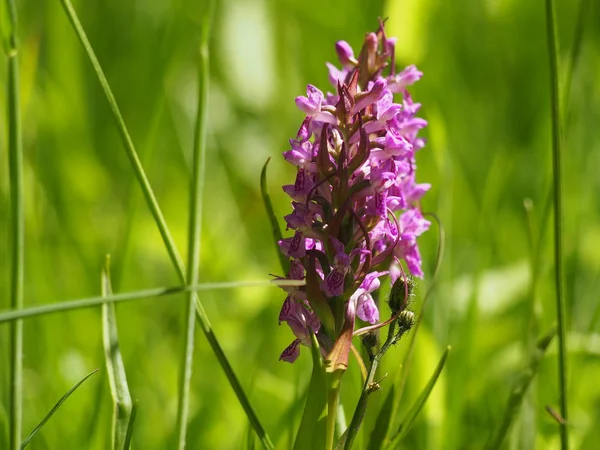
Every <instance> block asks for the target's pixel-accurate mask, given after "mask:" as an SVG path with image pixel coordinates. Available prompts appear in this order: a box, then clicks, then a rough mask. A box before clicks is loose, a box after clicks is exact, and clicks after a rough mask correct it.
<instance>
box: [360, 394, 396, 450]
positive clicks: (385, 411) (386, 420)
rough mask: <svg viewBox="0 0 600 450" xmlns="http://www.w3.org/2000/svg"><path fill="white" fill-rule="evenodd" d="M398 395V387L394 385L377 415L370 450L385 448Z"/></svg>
mask: <svg viewBox="0 0 600 450" xmlns="http://www.w3.org/2000/svg"><path fill="white" fill-rule="evenodd" d="M395 393H396V386H395V385H394V384H391V385H390V388H389V391H388V393H387V396H386V397H385V400H384V401H383V405H382V406H381V409H380V410H379V414H378V415H377V419H376V420H375V426H374V427H373V431H371V437H370V438H369V446H368V447H367V449H368V450H379V449H380V448H383V441H384V440H385V437H386V436H387V434H388V432H389V431H390V425H391V421H392V417H393V415H392V411H393V408H394V395H395Z"/></svg>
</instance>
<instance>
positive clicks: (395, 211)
mask: <svg viewBox="0 0 600 450" xmlns="http://www.w3.org/2000/svg"><path fill="white" fill-rule="evenodd" d="M395 46H396V39H395V38H391V37H387V36H386V35H385V31H384V24H383V22H380V26H379V28H378V30H377V31H376V32H374V33H368V34H367V35H366V36H365V40H364V43H363V45H362V47H361V50H360V52H359V53H358V54H357V55H355V53H354V51H353V49H352V47H351V46H350V44H348V43H347V42H345V41H338V42H337V43H336V45H335V53H336V54H337V56H338V59H339V63H340V64H339V65H338V66H336V65H333V64H329V63H327V67H328V70H329V80H330V82H331V83H332V85H333V86H334V88H335V91H334V92H328V93H323V91H321V90H320V89H318V88H317V87H315V86H313V85H308V86H307V89H306V96H299V97H297V98H296V105H297V107H298V108H299V109H300V111H302V112H303V113H304V114H305V116H304V119H303V121H302V124H301V126H300V129H299V130H298V132H297V134H296V137H295V138H294V139H291V140H290V147H289V148H288V149H287V150H286V151H285V152H284V153H283V156H284V158H285V160H286V161H288V162H289V163H290V164H291V165H293V166H294V167H295V169H296V178H295V180H294V182H293V184H288V185H285V186H284V187H283V190H284V191H285V192H286V194H287V195H288V196H289V197H290V198H291V205H292V212H291V213H290V214H287V215H286V216H285V221H286V223H287V227H288V230H291V232H292V234H291V236H290V237H287V238H284V239H282V240H281V241H279V247H280V249H281V251H282V252H283V254H284V255H285V256H286V257H288V258H290V259H291V261H292V264H291V268H290V271H289V273H288V274H287V275H286V278H287V279H306V286H303V287H299V288H293V289H291V288H286V291H287V294H288V295H287V298H286V300H285V303H284V306H283V308H282V311H281V314H280V319H279V320H280V322H287V324H288V325H289V326H290V328H291V329H292V332H293V333H294V336H295V339H294V341H293V342H292V344H290V346H288V348H286V349H285V350H284V352H283V353H282V355H281V359H282V360H284V361H288V362H293V361H295V360H296V359H297V358H298V355H299V352H300V346H301V345H307V346H309V345H311V333H314V334H315V335H316V336H317V339H318V342H319V345H320V346H321V351H322V352H323V353H324V354H325V355H327V356H326V360H327V367H328V370H329V371H335V370H338V369H341V370H344V369H345V368H346V366H347V364H348V352H349V351H350V349H351V347H352V338H353V332H354V327H355V324H356V323H357V321H356V319H357V318H358V319H360V320H362V321H365V322H367V323H368V324H370V325H369V327H367V328H374V327H375V328H376V327H378V326H382V324H381V323H379V320H380V316H381V311H380V309H379V307H378V306H377V303H376V301H375V298H374V296H373V293H375V292H376V291H377V290H378V289H379V288H380V284H381V281H380V279H381V278H382V277H385V276H390V277H392V278H395V277H398V276H399V275H398V273H399V272H402V273H405V272H406V273H410V274H412V275H413V276H417V277H423V276H424V273H423V270H422V262H421V255H420V252H419V247H418V242H417V241H418V238H419V237H420V236H421V235H422V234H423V233H424V232H425V231H426V230H427V229H428V228H429V225H430V223H429V221H427V220H426V219H425V218H424V217H423V215H422V213H421V207H420V202H421V200H422V198H423V196H424V195H425V194H426V192H427V191H428V190H429V189H430V187H431V186H430V185H429V184H427V183H419V182H418V181H417V176H416V169H417V164H416V159H415V158H416V153H417V152H418V150H420V149H421V148H423V146H424V145H425V141H424V139H423V138H421V137H420V136H419V132H420V131H421V130H422V129H423V128H424V127H425V126H426V125H427V122H426V121H425V120H423V119H421V118H419V117H417V113H418V111H419V109H420V106H421V105H420V104H419V103H416V102H414V101H413V100H412V98H411V96H410V94H409V92H408V89H409V87H410V86H411V85H412V84H413V83H415V82H417V81H418V80H419V79H420V78H421V77H422V75H423V74H422V73H421V72H420V71H419V70H418V69H417V68H416V67H415V66H408V67H406V68H405V69H404V70H401V71H399V72H396V70H395V67H394V64H395V62H394V55H395ZM398 264H402V265H403V266H405V267H406V270H405V269H404V268H403V267H402V268H401V269H400V268H399V267H400V266H398ZM394 281H395V280H394ZM390 320H391V319H390ZM386 323H389V320H388V321H387V322H386ZM384 324H385V323H384Z"/></svg>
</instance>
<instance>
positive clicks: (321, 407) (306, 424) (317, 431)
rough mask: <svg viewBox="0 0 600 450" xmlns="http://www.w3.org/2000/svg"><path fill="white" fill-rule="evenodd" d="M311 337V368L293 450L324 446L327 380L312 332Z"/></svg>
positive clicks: (309, 449)
mask: <svg viewBox="0 0 600 450" xmlns="http://www.w3.org/2000/svg"><path fill="white" fill-rule="evenodd" d="M311 338H312V346H311V351H312V359H313V370H312V375H311V378H310V388H309V390H308V395H307V398H306V405H305V406H304V413H303V414H302V420H301V422H300V427H299V428H298V434H297V435H296V442H294V450H320V449H323V448H325V434H326V425H327V424H326V421H327V380H326V375H325V368H324V366H323V358H322V357H321V350H320V349H319V343H318V342H317V337H316V336H315V335H314V334H312V335H311Z"/></svg>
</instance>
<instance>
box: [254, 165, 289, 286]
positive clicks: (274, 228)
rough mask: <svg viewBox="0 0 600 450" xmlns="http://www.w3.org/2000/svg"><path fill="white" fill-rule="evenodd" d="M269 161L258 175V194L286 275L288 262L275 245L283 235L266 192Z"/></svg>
mask: <svg viewBox="0 0 600 450" xmlns="http://www.w3.org/2000/svg"><path fill="white" fill-rule="evenodd" d="M270 161H271V158H268V159H267V161H266V162H265V165H264V166H263V168H262V171H261V173H260V193H261V195H262V199H263V203H264V204H265V209H266V210H267V216H269V222H270V223H271V233H273V240H274V241H275V251H276V252H277V256H278V257H279V263H280V264H281V269H282V270H283V272H284V273H286V274H287V273H288V272H289V270H290V261H289V259H287V258H286V257H285V255H284V254H283V253H281V250H279V245H278V244H277V243H278V242H279V241H280V240H282V239H283V235H282V234H281V229H280V228H279V222H278V221H277V215H276V214H275V210H274V209H273V204H272V203H271V196H270V195H269V191H268V190H267V166H268V165H269V162H270Z"/></svg>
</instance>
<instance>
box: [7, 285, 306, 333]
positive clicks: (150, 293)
mask: <svg viewBox="0 0 600 450" xmlns="http://www.w3.org/2000/svg"><path fill="white" fill-rule="evenodd" d="M257 286H263V287H266V286H272V287H277V286H279V287H281V286H301V282H299V281H297V280H276V281H275V280H272V281H223V282H216V283H202V284H197V285H194V286H175V287H162V288H154V289H144V290H141V291H133V292H126V293H122V294H115V295H109V296H107V297H102V296H99V297H87V298H81V299H76V300H66V301H59V302H55V303H49V304H46V305H40V306H29V307H27V308H19V309H15V310H8V311H4V312H0V324H1V323H5V322H14V321H16V320H20V319H28V318H31V317H39V316H45V315H48V314H53V313H58V312H62V311H72V310H76V309H84V308H93V307H95V306H99V305H102V304H103V303H121V302H128V301H134V300H143V299H150V298H157V297H164V296H170V295H176V294H182V293H185V292H190V291H195V292H199V291H217V290H221V289H237V288H243V287H245V288H248V287H257Z"/></svg>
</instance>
